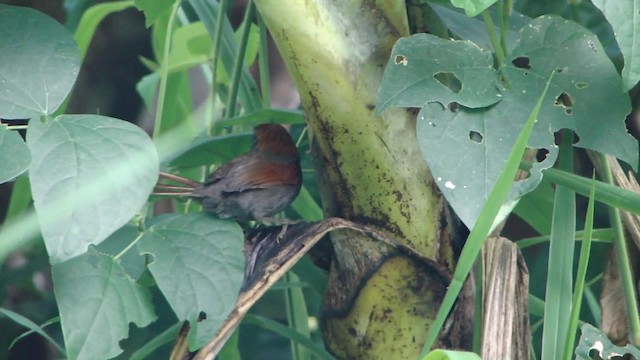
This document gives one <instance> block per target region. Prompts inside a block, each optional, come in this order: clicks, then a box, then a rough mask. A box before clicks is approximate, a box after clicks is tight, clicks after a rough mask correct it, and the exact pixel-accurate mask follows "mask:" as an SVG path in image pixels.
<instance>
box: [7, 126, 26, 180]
mask: <svg viewBox="0 0 640 360" xmlns="http://www.w3.org/2000/svg"><path fill="white" fill-rule="evenodd" d="M30 163H31V154H30V153H29V148H28V147H27V144H25V143H24V141H23V140H22V137H20V134H18V132H17V131H11V130H9V129H8V128H7V126H5V125H2V124H0V164H2V166H0V184H1V183H3V182H6V181H9V180H11V179H13V178H15V177H16V176H18V175H20V174H22V173H23V172H25V171H26V170H27V169H28V168H29V164H30Z"/></svg>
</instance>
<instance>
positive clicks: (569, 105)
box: [554, 92, 573, 115]
mask: <svg viewBox="0 0 640 360" xmlns="http://www.w3.org/2000/svg"><path fill="white" fill-rule="evenodd" d="M554 104H555V105H556V106H562V107H563V108H564V112H565V113H566V114H567V115H571V113H572V112H573V98H572V97H571V95H569V94H568V93H566V92H563V93H562V94H560V95H558V97H557V98H556V101H555V102H554Z"/></svg>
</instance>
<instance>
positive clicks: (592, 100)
mask: <svg viewBox="0 0 640 360" xmlns="http://www.w3.org/2000/svg"><path fill="white" fill-rule="evenodd" d="M505 64H506V66H505V68H504V70H503V71H504V72H503V73H504V74H505V75H506V76H507V78H508V81H509V82H510V83H511V84H512V85H513V84H516V83H522V84H523V89H522V90H523V91H526V92H528V93H530V92H531V91H535V90H536V89H540V88H541V87H542V86H544V82H545V79H546V76H547V75H548V74H549V73H550V72H551V71H554V70H555V72H556V76H554V78H553V82H552V84H551V88H550V89H549V94H550V95H553V98H554V101H553V106H545V107H543V108H542V110H541V113H540V117H539V120H540V121H541V122H542V123H543V124H545V125H544V127H546V126H549V128H550V129H551V130H552V131H557V130H559V129H562V128H569V129H572V130H574V131H575V132H576V133H577V134H578V136H579V137H580V141H579V142H578V143H577V144H575V145H576V146H578V147H582V148H586V149H592V150H596V151H599V152H602V153H605V154H608V155H612V156H615V157H617V158H618V159H620V160H622V161H624V162H626V163H627V164H629V165H631V166H632V167H633V168H634V169H635V170H637V169H638V142H637V141H636V140H635V139H634V138H633V137H632V136H631V135H630V134H629V133H628V132H627V129H626V127H625V118H626V115H627V114H628V113H629V112H630V111H631V104H630V101H629V97H628V96H626V93H624V92H623V91H622V85H621V78H620V75H619V74H618V72H617V71H616V69H615V67H614V66H613V64H612V63H611V61H610V60H609V58H608V57H607V56H606V54H605V52H604V50H603V49H602V46H601V45H600V42H599V41H598V38H597V37H595V36H594V35H593V34H591V33H590V32H589V31H588V30H586V29H585V28H583V27H582V26H580V25H578V24H576V23H574V22H572V21H568V20H564V19H562V18H560V17H557V16H542V17H539V18H537V19H535V20H533V21H532V22H531V23H530V24H529V25H527V26H525V27H524V28H523V29H522V31H521V32H520V41H519V42H518V43H517V45H516V46H515V48H514V49H513V51H512V52H511V53H510V54H509V55H508V58H507V59H506V60H505ZM547 124H548V125H547ZM534 145H535V144H534Z"/></svg>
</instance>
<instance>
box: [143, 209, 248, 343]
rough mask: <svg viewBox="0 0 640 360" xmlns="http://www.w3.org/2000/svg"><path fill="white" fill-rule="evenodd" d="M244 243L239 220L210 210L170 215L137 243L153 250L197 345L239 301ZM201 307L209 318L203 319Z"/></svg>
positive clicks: (155, 265) (161, 283) (163, 282)
mask: <svg viewBox="0 0 640 360" xmlns="http://www.w3.org/2000/svg"><path fill="white" fill-rule="evenodd" d="M243 244H244V235H243V233H242V229H241V228H240V226H238V224H237V223H235V222H233V221H227V220H220V219H215V218H212V217H210V216H208V215H206V214H187V215H170V216H166V217H164V218H163V219H162V220H160V221H159V222H158V223H156V224H154V225H153V226H151V228H150V229H149V231H148V232H146V233H145V234H144V236H143V237H142V239H141V240H140V242H139V243H138V246H139V248H140V251H141V252H143V253H149V254H151V255H153V258H154V260H153V262H152V263H150V264H149V270H150V271H151V273H152V274H153V277H154V279H155V280H156V282H157V283H158V287H159V288H160V290H161V291H162V293H163V294H164V296H165V297H166V299H167V301H168V302H169V304H170V305H171V307H172V308H173V311H174V312H175V313H176V316H177V317H178V319H180V320H181V321H182V320H188V321H189V322H190V323H191V331H190V332H189V338H188V340H189V348H190V349H192V350H193V349H197V348H199V347H201V346H202V345H204V344H205V343H206V342H207V341H208V340H209V339H211V337H212V336H213V334H214V333H215V331H216V330H217V329H218V327H220V325H221V324H222V321H223V320H224V319H225V318H226V317H227V315H228V314H229V312H230V311H231V309H232V308H233V306H234V305H235V301H236V299H237V296H238V293H239V291H240V285H241V284H242V279H243V274H244V256H243V254H242V249H243V246H244V245H243ZM201 313H202V314H204V315H205V317H206V318H205V320H202V321H199V320H198V319H199V317H200V315H201Z"/></svg>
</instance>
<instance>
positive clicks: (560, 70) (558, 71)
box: [556, 66, 569, 74]
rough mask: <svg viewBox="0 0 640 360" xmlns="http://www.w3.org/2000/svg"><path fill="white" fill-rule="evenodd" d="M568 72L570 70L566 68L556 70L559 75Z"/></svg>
mask: <svg viewBox="0 0 640 360" xmlns="http://www.w3.org/2000/svg"><path fill="white" fill-rule="evenodd" d="M567 70H569V68H568V67H566V66H565V67H563V68H557V69H556V72H557V73H558V74H562V73H563V72H565V71H567Z"/></svg>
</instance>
